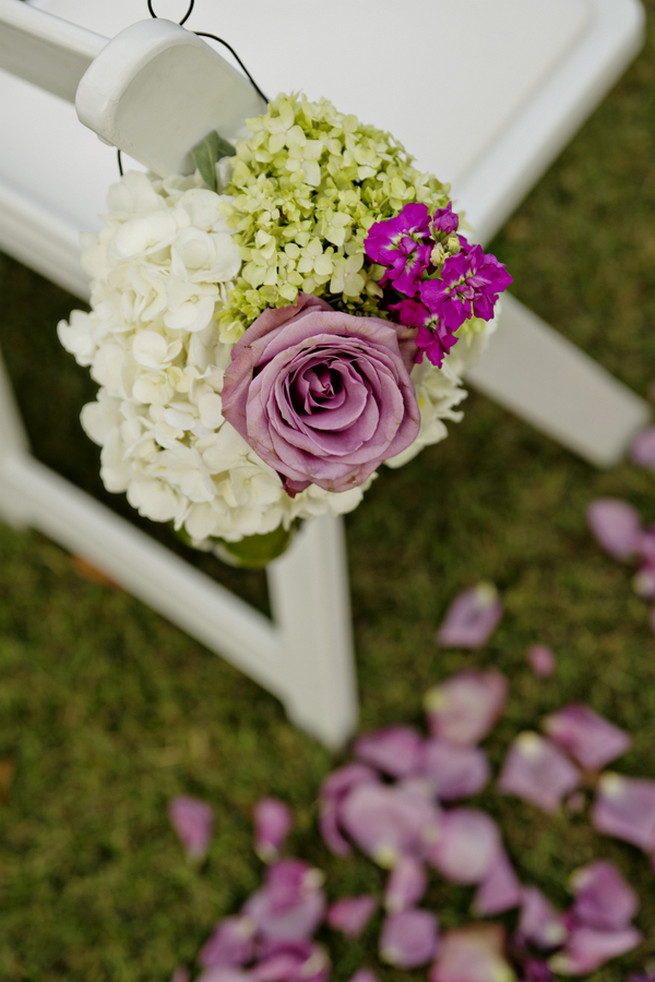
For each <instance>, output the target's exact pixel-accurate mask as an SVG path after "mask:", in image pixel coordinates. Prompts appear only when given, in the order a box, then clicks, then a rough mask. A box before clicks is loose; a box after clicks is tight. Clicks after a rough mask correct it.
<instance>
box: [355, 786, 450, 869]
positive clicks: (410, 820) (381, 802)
mask: <svg viewBox="0 0 655 982" xmlns="http://www.w3.org/2000/svg"><path fill="white" fill-rule="evenodd" d="M340 817H341V824H342V826H343V828H344V830H345V831H346V832H347V833H348V835H349V836H350V837H351V838H352V839H353V840H354V841H355V842H356V843H357V845H358V846H359V848H360V849H361V850H362V852H365V853H366V854H367V855H368V856H370V857H371V859H373V860H374V861H375V862H376V863H378V864H379V865H380V866H385V867H391V866H393V865H394V864H395V863H396V862H398V860H399V859H400V857H401V856H403V855H405V854H407V853H411V854H414V855H422V854H423V853H424V851H425V848H426V844H427V843H429V842H430V841H433V840H434V838H435V837H436V835H437V834H438V830H439V826H440V816H439V811H438V809H437V808H436V806H435V805H433V804H432V803H431V802H429V801H428V800H426V799H425V798H423V797H421V796H420V795H416V794H411V793H409V792H407V791H403V790H402V789H400V788H398V787H393V786H385V785H377V784H365V785H359V786H358V787H356V788H354V790H353V791H351V792H350V794H349V795H348V797H347V798H346V799H345V800H344V802H343V804H342V806H341V810H340Z"/></svg>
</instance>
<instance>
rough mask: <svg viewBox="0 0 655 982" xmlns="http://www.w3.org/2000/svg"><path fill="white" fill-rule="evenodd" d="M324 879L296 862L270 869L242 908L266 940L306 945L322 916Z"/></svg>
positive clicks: (288, 860)
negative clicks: (258, 888)
mask: <svg viewBox="0 0 655 982" xmlns="http://www.w3.org/2000/svg"><path fill="white" fill-rule="evenodd" d="M322 881H323V875H322V873H320V872H319V870H316V869H313V868H312V867H311V866H309V865H308V864H307V863H303V862H301V860H299V859H283V860H280V862H278V863H275V864H273V865H272V866H269V868H268V870H267V873H266V880H265V882H264V886H263V887H262V888H261V889H260V890H258V891H257V892H256V893H253V894H252V896H251V897H250V898H249V899H248V900H247V901H246V903H245V904H244V906H243V913H244V914H246V915H248V917H251V918H252V920H253V921H254V922H255V924H256V925H257V929H258V931H259V933H260V934H262V935H263V936H264V937H265V938H271V939H279V940H283V941H305V940H307V939H308V938H310V937H311V936H312V935H313V933H314V931H315V930H316V928H317V927H318V925H319V924H320V922H321V921H322V919H323V915H324V913H325V897H324V895H323V891H322V889H321V883H322Z"/></svg>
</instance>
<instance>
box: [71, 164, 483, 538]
mask: <svg viewBox="0 0 655 982" xmlns="http://www.w3.org/2000/svg"><path fill="white" fill-rule="evenodd" d="M218 173H219V179H220V178H222V179H223V184H222V185H221V186H222V187H224V186H225V181H226V180H227V178H228V177H229V173H228V172H227V171H226V170H225V168H224V167H223V168H221V167H219V168H218ZM229 200H230V199H228V198H227V197H226V196H225V195H222V194H215V193H214V192H212V191H210V190H208V189H207V188H205V187H204V186H203V184H202V180H201V178H200V176H199V175H198V174H195V175H192V176H189V177H173V178H169V179H167V180H160V179H158V178H155V177H153V176H152V175H146V174H142V173H137V172H130V173H127V174H125V176H124V177H123V178H122V179H121V180H120V181H118V182H117V183H116V184H115V185H113V186H112V188H111V189H110V191H109V196H108V212H107V214H106V215H105V216H104V217H105V225H104V227H103V229H102V230H101V231H100V232H99V233H98V234H97V235H96V236H92V237H88V238H87V239H86V241H85V243H84V244H85V251H84V255H83V262H84V266H85V268H86V270H87V271H88V272H89V274H90V276H91V280H92V282H91V310H90V311H89V312H88V313H86V312H83V311H80V310H74V311H73V312H72V313H71V316H70V318H69V320H68V321H62V322H61V323H60V324H59V325H58V334H59V338H60V340H61V343H62V344H63V346H64V347H65V348H66V350H67V351H69V352H70V353H71V354H72V355H73V356H74V357H75V359H76V360H77V361H78V363H79V364H80V365H84V366H86V367H88V368H89V370H90V372H91V375H92V377H93V379H94V380H95V381H96V382H97V383H98V385H99V391H98V395H97V399H96V401H95V402H92V403H90V404H88V405H86V406H85V407H84V409H83V411H82V416H81V419H82V426H83V428H84V430H85V431H86V433H87V434H88V436H89V437H90V438H91V439H92V440H93V441H94V442H95V443H97V444H98V445H99V446H100V447H101V448H102V450H101V477H102V480H103V483H104V484H105V487H106V488H107V489H108V490H109V491H112V492H125V493H126V494H127V498H128V501H129V502H130V504H131V505H132V506H133V507H134V508H135V509H136V510H137V511H138V512H139V514H141V515H143V516H144V517H146V518H149V519H152V520H154V521H160V522H172V523H173V524H174V526H175V528H176V529H178V530H184V532H185V533H186V535H187V536H188V537H189V538H190V539H191V541H192V542H193V543H194V544H195V545H197V546H199V547H201V548H207V547H208V545H209V544H210V540H213V539H222V540H225V541H227V542H238V541H239V540H240V539H242V538H243V537H244V536H249V535H257V534H263V533H267V532H271V531H273V530H274V529H276V528H277V527H278V526H280V525H282V526H284V527H285V528H289V527H290V526H291V524H292V523H293V522H294V521H295V520H296V519H304V518H311V517H314V516H318V515H321V514H324V513H326V512H332V513H333V514H342V513H346V512H349V511H352V510H353V509H354V508H356V507H357V505H358V504H359V503H360V501H361V500H362V497H363V494H364V491H365V490H366V487H368V486H369V484H370V483H371V480H372V478H371V479H369V481H368V482H367V483H366V484H365V485H364V486H362V487H360V488H356V489H354V490H352V491H346V492H343V493H339V494H336V493H333V492H329V491H324V490H322V489H321V488H318V487H316V486H315V485H312V486H310V487H309V488H307V489H306V490H305V491H303V492H302V493H300V494H298V495H297V496H296V497H295V498H290V497H289V496H288V495H287V494H286V493H285V492H284V490H283V487H282V482H281V480H280V477H279V476H278V474H277V473H276V472H275V471H274V470H272V469H271V468H270V467H269V466H268V465H267V464H265V463H264V462H263V461H262V460H261V459H260V458H259V457H258V456H257V455H256V454H255V453H254V451H253V450H251V448H250V447H249V446H248V444H246V443H245V441H244V440H243V439H242V438H241V436H240V435H239V434H238V433H237V432H236V430H234V429H233V428H232V426H230V424H229V423H227V422H226V421H225V420H224V419H223V416H222V411H221V408H222V407H221V392H222V386H223V374H224V371H225V369H226V367H227V366H228V365H229V363H230V353H231V350H232V347H233V343H234V342H233V340H232V339H231V338H230V337H229V335H228V334H226V333H224V332H222V331H221V328H220V326H219V318H220V314H221V312H222V311H223V309H224V307H225V305H226V303H227V301H228V299H229V297H230V295H231V291H232V289H233V286H234V281H235V279H236V277H237V274H238V273H239V271H240V268H241V261H240V258H239V249H238V247H237V245H236V244H235V241H234V238H233V235H232V233H231V231H230V228H229V226H228V223H227V215H228V214H229ZM484 333H488V329H487V331H486V332H484ZM481 336H482V335H475V336H473V340H471V337H469V336H467V338H466V341H465V340H464V338H462V340H461V342H460V343H459V344H458V345H457V346H456V348H455V349H454V351H453V352H452V353H451V354H450V355H449V356H448V357H447V358H446V359H445V361H444V365H443V368H442V369H441V370H438V369H435V368H434V366H432V365H431V364H429V363H428V362H425V363H424V364H422V365H418V366H416V368H415V369H414V373H413V378H414V381H415V385H416V392H417V397H418V402H419V406H420V410H421V429H420V432H419V435H418V437H417V439H416V440H415V442H414V443H413V444H412V446H411V447H409V448H408V449H407V450H406V451H404V453H402V454H399V455H398V456H397V457H395V458H393V460H391V461H388V462H387V463H389V465H390V466H392V467H397V466H400V465H401V464H403V463H405V462H406V461H407V460H410V459H411V458H412V457H413V456H414V455H415V454H416V453H418V452H419V450H421V449H422V447H424V446H425V445H427V444H430V443H436V442H437V441H439V440H442V439H443V438H444V437H445V436H446V426H445V423H444V420H452V421H456V420H458V419H460V417H461V413H460V412H459V411H458V410H457V409H456V407H457V406H458V404H459V403H460V402H461V401H462V399H463V398H464V397H465V395H466V393H465V390H464V389H463V388H462V386H461V375H462V372H463V370H464V368H465V367H466V364H467V363H468V361H469V360H470V357H471V354H472V351H473V349H474V348H475V347H476V346H477V345H478V344H479V343H480V342H479V340H477V339H478V337H481ZM460 348H461V351H460Z"/></svg>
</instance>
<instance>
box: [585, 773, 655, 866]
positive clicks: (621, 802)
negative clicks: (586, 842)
mask: <svg viewBox="0 0 655 982" xmlns="http://www.w3.org/2000/svg"><path fill="white" fill-rule="evenodd" d="M591 822H592V825H593V826H594V828H595V829H596V830H597V831H598V832H603V833H604V834H605V835H611V836H613V837H614V838H615V839H623V840H624V841H625V842H631V843H632V844H633V845H635V846H638V847H639V848H640V849H644V850H645V851H646V852H648V853H650V852H652V851H653V850H655V781H652V780H650V779H648V778H636V777H625V776H624V775H623V774H615V773H613V772H610V771H608V772H606V773H605V774H602V775H601V777H600V779H599V781H598V787H597V790H596V800H595V801H594V805H593V809H592V813H591Z"/></svg>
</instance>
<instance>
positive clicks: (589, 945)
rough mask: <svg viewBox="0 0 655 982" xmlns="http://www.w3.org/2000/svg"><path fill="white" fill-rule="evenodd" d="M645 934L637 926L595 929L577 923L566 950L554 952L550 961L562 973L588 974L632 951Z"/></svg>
mask: <svg viewBox="0 0 655 982" xmlns="http://www.w3.org/2000/svg"><path fill="white" fill-rule="evenodd" d="M641 940H642V936H641V934H640V933H639V931H637V930H636V929H635V928H632V927H629V928H625V929H624V930H622V931H594V930H593V928H589V927H575V928H573V930H572V931H571V932H570V934H569V937H568V941H567V942H566V945H565V947H564V948H563V950H562V951H560V952H558V953H557V954H556V955H553V957H552V958H550V959H549V961H548V964H549V965H550V967H551V968H552V970H553V971H554V972H556V973H561V974H562V975H586V974H587V972H593V971H595V970H596V969H597V968H600V966H601V965H604V964H605V962H607V961H609V960H610V959H611V958H618V956H619V955H625V954H626V952H628V951H632V949H633V948H636V947H637V945H638V944H640V943H641Z"/></svg>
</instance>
